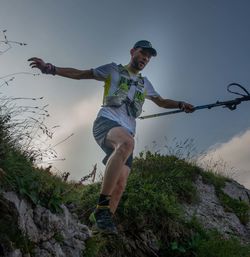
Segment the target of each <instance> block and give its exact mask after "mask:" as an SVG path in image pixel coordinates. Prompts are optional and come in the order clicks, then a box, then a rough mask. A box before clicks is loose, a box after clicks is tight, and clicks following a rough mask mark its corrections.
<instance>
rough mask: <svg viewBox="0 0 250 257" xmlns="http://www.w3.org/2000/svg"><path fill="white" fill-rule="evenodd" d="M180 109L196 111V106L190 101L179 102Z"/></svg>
mask: <svg viewBox="0 0 250 257" xmlns="http://www.w3.org/2000/svg"><path fill="white" fill-rule="evenodd" d="M179 109H180V110H183V111H184V112H188V113H189V112H193V111H194V106H193V105H192V104H189V103H185V102H179Z"/></svg>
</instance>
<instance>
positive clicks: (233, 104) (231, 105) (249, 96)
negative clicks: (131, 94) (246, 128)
mask: <svg viewBox="0 0 250 257" xmlns="http://www.w3.org/2000/svg"><path fill="white" fill-rule="evenodd" d="M232 86H236V87H239V88H240V89H241V90H243V91H244V92H245V93H246V94H241V93H239V92H235V91H231V90H230V88H231V87H232ZM227 91H228V92H230V93H232V94H235V95H240V96H242V97H239V98H235V99H233V100H229V101H223V102H220V101H217V102H215V103H212V104H205V105H199V106H195V107H194V108H193V110H194V111H196V110H202V109H211V108H214V107H219V106H223V107H224V108H228V109H230V110H231V111H233V110H235V109H236V108H237V105H239V104H240V103H241V102H244V101H250V93H249V92H248V91H247V90H246V89H245V88H244V87H243V86H241V85H240V84H238V83H230V84H229V85H228V86H227ZM180 112H184V110H175V111H169V112H162V113H156V114H151V115H145V116H141V117H139V119H141V120H144V119H149V118H155V117H160V116H165V115H169V114H176V113H180Z"/></svg>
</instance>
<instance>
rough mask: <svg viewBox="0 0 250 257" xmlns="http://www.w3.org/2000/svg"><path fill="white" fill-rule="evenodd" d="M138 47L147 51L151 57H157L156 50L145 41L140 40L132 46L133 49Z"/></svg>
mask: <svg viewBox="0 0 250 257" xmlns="http://www.w3.org/2000/svg"><path fill="white" fill-rule="evenodd" d="M139 47H141V48H145V49H148V50H149V51H150V52H151V54H152V56H156V55H157V52H156V50H155V49H154V48H153V47H152V44H151V43H150V42H149V41H147V40H140V41H138V42H136V43H135V45H134V48H139Z"/></svg>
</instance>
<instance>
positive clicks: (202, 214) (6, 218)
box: [0, 120, 250, 257]
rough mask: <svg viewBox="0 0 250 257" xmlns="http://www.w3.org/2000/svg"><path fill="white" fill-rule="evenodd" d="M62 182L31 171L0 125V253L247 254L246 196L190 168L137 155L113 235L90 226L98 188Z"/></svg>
mask: <svg viewBox="0 0 250 257" xmlns="http://www.w3.org/2000/svg"><path fill="white" fill-rule="evenodd" d="M64 180H65V179H63V177H60V176H58V175H54V174H52V173H51V172H50V169H49V168H48V169H39V168H37V167H35V165H34V160H33V158H32V157H30V155H29V154H27V153H26V152H22V151H21V150H20V148H19V147H18V146H17V145H16V144H13V143H12V141H11V137H10V135H9V133H8V127H7V126H6V122H5V121H4V120H2V121H0V256H13V257H14V256H16V257H27V256H35V257H46V256H48V257H49V256H60V257H66V256H67V257H71V256H72V257H73V256H74V257H77V256H79V257H80V256H87V257H90V256H93V257H94V256H98V257H113V256H122V257H127V256H135V257H151V256H155V257H156V256H159V257H163V256H175V257H178V256H180V257H182V256H185V257H189V256H190V257H192V256H194V257H195V256H198V257H249V256H250V191H249V190H247V189H246V188H244V187H243V186H241V185H239V184H238V183H237V182H235V181H233V180H231V179H228V178H225V177H222V176H219V175H216V174H214V173H213V172H212V171H204V170H202V169H201V168H199V167H197V166H196V165H195V164H192V163H188V162H187V161H185V160H182V159H179V158H177V157H175V156H164V155H160V154H154V153H150V152H147V153H142V154H141V155H140V156H139V157H137V158H136V159H135V162H134V165H133V169H132V172H131V175H130V177H129V181H128V186H127V189H126V191H125V193H124V195H123V198H122V201H121V204H120V206H119V208H118V210H117V213H116V216H115V217H114V218H115V221H116V224H118V230H119V236H118V237H107V236H106V237H105V236H95V237H93V236H92V235H91V230H90V229H89V227H88V226H89V222H88V216H89V214H90V213H91V211H92V210H93V208H94V207H95V203H96V200H97V197H98V193H99V187H100V184H99V183H94V184H91V185H87V186H86V185H81V184H79V183H77V182H67V181H64Z"/></svg>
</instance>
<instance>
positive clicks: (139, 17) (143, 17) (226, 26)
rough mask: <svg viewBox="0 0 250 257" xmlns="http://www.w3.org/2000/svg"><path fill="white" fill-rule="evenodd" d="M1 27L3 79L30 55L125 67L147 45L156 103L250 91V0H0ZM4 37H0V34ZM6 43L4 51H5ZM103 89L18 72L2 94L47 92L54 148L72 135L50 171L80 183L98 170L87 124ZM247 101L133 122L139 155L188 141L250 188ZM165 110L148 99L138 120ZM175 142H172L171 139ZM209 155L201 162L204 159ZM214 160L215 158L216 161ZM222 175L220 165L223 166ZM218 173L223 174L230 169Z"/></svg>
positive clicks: (59, 62) (204, 100)
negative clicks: (233, 89) (234, 88)
mask: <svg viewBox="0 0 250 257" xmlns="http://www.w3.org/2000/svg"><path fill="white" fill-rule="evenodd" d="M0 3H1V6H0V30H1V31H2V30H4V29H7V34H6V35H7V37H8V39H9V40H16V41H20V42H25V43H27V44H28V45H27V46H25V47H24V46H23V47H21V46H17V45H12V46H13V47H12V49H10V50H9V51H7V52H6V53H4V54H2V55H0V58H1V60H0V67H1V69H0V77H2V76H5V75H7V74H11V73H15V72H38V71H34V70H31V69H30V68H29V66H28V62H27V59H28V58H30V57H33V56H37V57H40V58H43V59H44V60H45V61H46V62H51V63H53V64H55V65H56V66H59V67H75V68H79V69H89V68H94V67H98V66H99V65H102V64H106V63H110V62H112V61H114V62H116V63H122V64H127V63H128V62H129V59H130V54H129V50H130V49H131V47H132V46H133V44H134V43H135V42H136V41H138V40H141V39H147V40H149V41H151V42H152V44H153V46H154V47H155V48H156V49H157V51H158V56H157V57H156V58H152V59H151V61H150V63H149V64H148V66H147V67H146V68H145V70H144V71H143V74H144V75H146V76H147V77H148V78H149V80H150V81H151V82H152V84H153V85H154V87H155V89H156V90H157V91H158V92H159V93H160V95H161V96H162V97H165V98H170V99H174V100H183V101H186V102H190V103H192V104H193V105H202V104H208V103H214V102H216V101H217V100H230V99H234V98H235V97H236V96H235V95H231V94H229V93H228V92H227V91H226V86H227V85H228V84H229V83H231V82H238V83H241V84H242V85H243V86H245V87H246V88H247V89H248V90H250V58H249V46H250V33H249V28H250V16H249V12H250V1H249V0H155V1H148V0H133V1H132V0H127V1H121V0H105V1H97V0H71V1H68V0H54V1H51V0H43V1H38V0H1V2H0ZM0 40H4V35H3V33H1V34H0ZM5 47H6V45H4V44H1V45H0V51H4V49H5ZM102 86H103V84H102V83H101V82H98V81H90V80H81V81H74V80H70V79H66V78H62V77H58V76H55V77H54V76H48V75H41V76H36V77H34V76H30V75H16V76H15V80H14V81H13V82H11V83H10V86H8V87H7V86H6V87H1V91H2V93H3V94H5V95H11V96H24V97H38V96H44V100H43V101H44V102H43V104H49V107H48V110H49V113H50V115H51V116H50V117H49V118H48V119H47V121H46V123H47V124H48V126H51V127H52V126H55V125H60V128H58V129H57V130H56V133H55V135H54V138H53V142H54V143H57V142H59V141H60V140H62V139H63V138H66V137H67V136H69V135H70V134H71V133H74V136H73V137H71V138H70V139H69V140H67V141H66V142H65V143H64V144H60V145H59V146H58V147H57V148H56V151H57V153H58V155H59V156H60V158H66V160H65V161H62V162H58V161H57V162H54V167H55V169H58V170H60V171H61V172H63V171H69V172H70V173H71V176H70V177H71V179H79V178H81V177H82V176H84V175H86V174H87V173H89V171H91V170H92V168H93V165H94V164H95V163H97V165H98V170H99V171H100V172H101V171H103V170H104V166H103V165H102V164H101V159H102V158H103V157H104V154H103V152H102V150H101V149H99V147H98V145H97V144H96V143H95V141H94V139H93V136H92V123H93V121H94V119H95V118H96V115H97V112H98V110H99V108H100V105H101V102H102V94H103V87H102ZM249 110H250V103H249V102H245V103H242V104H241V105H240V106H239V107H238V108H237V110H235V111H230V110H228V109H225V108H214V109H212V110H201V111H197V112H195V113H192V114H184V113H182V114H176V115H171V116H163V117H159V118H154V119H148V120H142V121H141V120H140V121H138V122H137V135H136V148H135V154H138V153H139V152H141V151H144V150H145V149H146V150H160V151H161V152H163V153H164V152H166V151H167V150H166V147H165V146H166V145H168V146H175V144H176V142H184V141H185V140H186V139H189V140H194V145H195V147H196V149H197V150H196V153H197V154H199V153H201V152H203V151H207V152H208V154H207V157H206V159H207V160H209V161H208V162H210V161H211V159H212V160H213V161H215V162H216V160H223V161H225V162H226V163H227V165H228V166H229V167H230V168H228V170H230V169H231V168H233V169H234V172H233V173H234V174H233V176H234V178H235V179H236V180H238V181H239V182H240V183H242V184H244V185H245V186H246V187H248V188H250V150H249V145H250V118H249ZM161 111H165V110H164V109H160V108H159V107H157V106H155V105H154V104H153V103H151V102H146V104H145V106H144V114H145V115H146V114H152V113H157V112H161ZM175 138H176V139H175ZM204 159H205V158H204ZM218 162H219V161H217V163H218ZM222 170H223V168H222ZM228 170H226V171H225V170H224V172H225V173H229V171H228Z"/></svg>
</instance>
